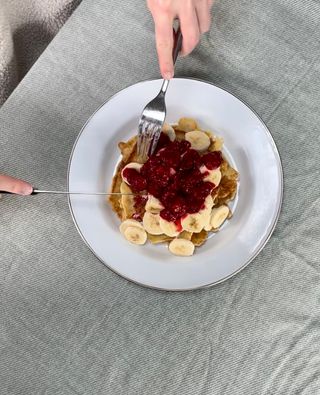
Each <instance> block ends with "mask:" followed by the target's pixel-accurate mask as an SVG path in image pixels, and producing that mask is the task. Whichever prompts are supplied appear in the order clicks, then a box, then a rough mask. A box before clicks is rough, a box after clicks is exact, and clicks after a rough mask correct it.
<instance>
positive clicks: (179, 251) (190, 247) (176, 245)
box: [169, 239, 194, 256]
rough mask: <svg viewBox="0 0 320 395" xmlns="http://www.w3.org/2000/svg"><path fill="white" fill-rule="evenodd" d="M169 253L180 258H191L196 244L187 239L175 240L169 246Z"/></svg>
mask: <svg viewBox="0 0 320 395" xmlns="http://www.w3.org/2000/svg"><path fill="white" fill-rule="evenodd" d="M169 251H170V252H171V253H172V254H174V255H178V256H191V255H193V253H194V244H193V243H192V242H191V241H190V240H186V239H174V240H172V241H171V243H170V244H169Z"/></svg>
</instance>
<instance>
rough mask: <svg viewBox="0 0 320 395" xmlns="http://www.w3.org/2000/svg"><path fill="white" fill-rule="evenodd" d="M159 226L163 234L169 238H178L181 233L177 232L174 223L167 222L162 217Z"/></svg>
mask: <svg viewBox="0 0 320 395" xmlns="http://www.w3.org/2000/svg"><path fill="white" fill-rule="evenodd" d="M159 224H160V228H161V230H162V233H164V234H165V235H167V236H169V237H176V236H178V234H179V233H180V232H179V231H178V230H177V227H176V224H175V223H174V222H169V221H166V220H165V219H163V218H161V217H160V220H159Z"/></svg>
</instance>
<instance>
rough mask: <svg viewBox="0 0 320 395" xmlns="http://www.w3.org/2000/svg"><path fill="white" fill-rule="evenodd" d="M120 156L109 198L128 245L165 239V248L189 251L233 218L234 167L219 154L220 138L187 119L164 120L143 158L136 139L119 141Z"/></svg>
mask: <svg viewBox="0 0 320 395" xmlns="http://www.w3.org/2000/svg"><path fill="white" fill-rule="evenodd" d="M119 149H120V151H121V155H122V160H121V162H120V164H119V166H118V168H117V170H116V173H115V175H114V177H113V181H112V187H111V192H120V193H121V194H122V195H113V196H111V197H110V198H109V202H110V204H111V206H112V208H113V210H114V211H115V213H116V214H117V215H118V217H119V218H120V220H121V225H120V232H121V234H122V235H123V236H124V237H125V238H126V239H127V240H128V241H129V242H130V243H132V244H138V245H143V244H145V243H146V242H147V241H150V242H151V243H152V244H160V243H168V249H169V251H170V252H171V253H172V254H174V255H178V256H191V255H193V254H194V251H195V247H200V246H201V245H203V244H204V243H205V241H206V240H207V238H208V235H209V234H210V233H212V232H218V231H219V229H220V227H221V226H222V225H223V224H224V222H225V221H226V220H228V219H230V218H231V217H232V213H231V210H230V208H229V206H228V203H230V202H231V201H232V200H233V199H234V198H235V196H236V193H237V188H238V172H237V171H236V170H235V169H234V168H232V167H231V166H230V164H229V163H228V161H227V159H226V158H225V157H224V155H223V153H222V149H223V139H222V138H221V137H218V136H215V135H213V134H212V133H211V132H209V131H207V130H203V129H201V128H200V127H199V125H198V123H197V122H196V121H195V120H194V119H192V118H181V119H180V120H179V122H178V123H177V124H174V125H169V124H165V125H164V126H163V128H162V133H161V135H160V139H159V142H158V145H157V148H156V151H155V153H154V154H153V155H151V156H150V157H149V158H148V160H147V161H145V163H143V162H142V161H141V159H140V158H139V157H138V155H137V138H136V136H135V137H133V138H131V139H130V140H129V141H127V142H120V143H119Z"/></svg>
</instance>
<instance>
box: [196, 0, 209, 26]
mask: <svg viewBox="0 0 320 395" xmlns="http://www.w3.org/2000/svg"><path fill="white" fill-rule="evenodd" d="M196 12H197V17H198V23H199V28H200V33H201V34H202V33H206V32H208V31H209V29H210V25H211V14H210V4H209V1H208V0H203V1H200V2H198V3H197V4H196Z"/></svg>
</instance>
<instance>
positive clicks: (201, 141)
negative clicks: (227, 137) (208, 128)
mask: <svg viewBox="0 0 320 395" xmlns="http://www.w3.org/2000/svg"><path fill="white" fill-rule="evenodd" d="M186 140H187V141H189V143H190V144H191V148H193V149H195V150H196V151H204V150H206V149H208V148H209V146H210V144H211V141H210V137H208V136H207V135H206V134H205V133H204V132H200V131H199V130H193V131H192V132H188V133H186Z"/></svg>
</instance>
